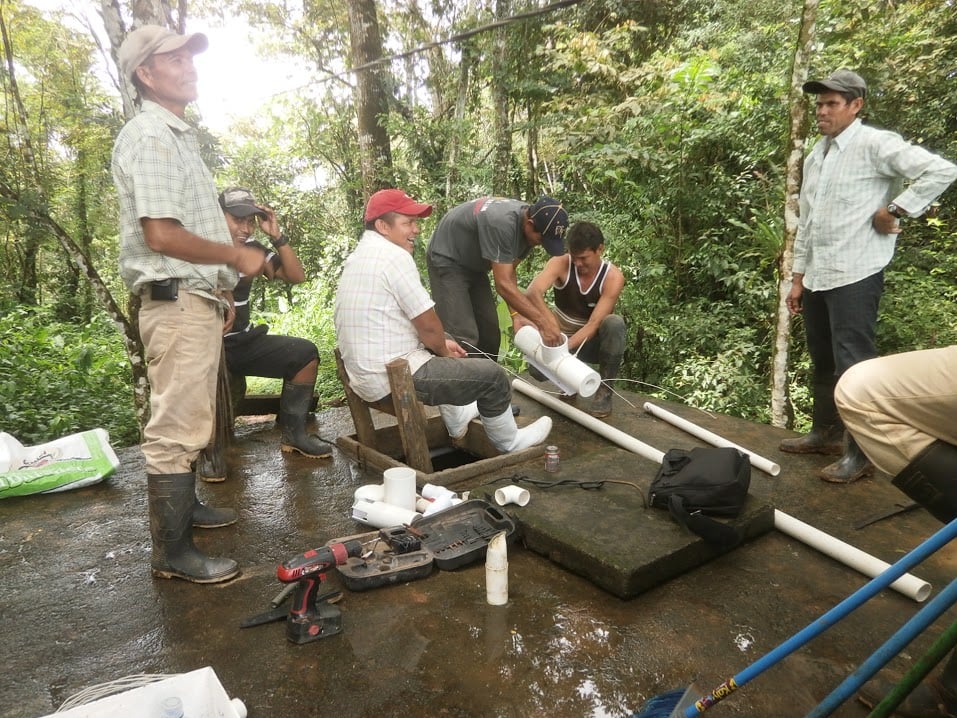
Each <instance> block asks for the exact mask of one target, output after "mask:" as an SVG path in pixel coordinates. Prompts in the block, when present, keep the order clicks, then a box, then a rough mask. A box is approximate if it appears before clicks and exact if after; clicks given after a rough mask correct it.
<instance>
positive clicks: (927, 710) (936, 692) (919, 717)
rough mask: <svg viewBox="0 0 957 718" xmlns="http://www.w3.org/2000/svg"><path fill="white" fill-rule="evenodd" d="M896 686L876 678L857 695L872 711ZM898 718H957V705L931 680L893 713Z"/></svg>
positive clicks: (911, 694) (909, 696)
mask: <svg viewBox="0 0 957 718" xmlns="http://www.w3.org/2000/svg"><path fill="white" fill-rule="evenodd" d="M895 685H896V684H894V683H892V682H891V681H889V680H887V679H884V678H874V679H873V680H871V681H868V682H867V684H865V685H864V686H863V687H862V688H861V690H860V692H859V693H858V694H857V700H858V701H859V702H860V703H863V704H864V705H865V706H867V707H868V708H870V709H873V708H874V707H875V706H877V705H878V704H880V702H881V701H882V700H884V697H885V696H886V695H887V694H888V693H890V692H891V691H892V690H893V689H894V686H895ZM893 715H894V716H896V717H897V718H957V705H954V704H953V703H951V702H950V701H949V700H948V696H947V693H946V692H945V691H944V690H943V689H942V687H941V685H940V683H939V682H938V681H937V680H935V679H933V678H931V679H930V680H927V681H925V682H923V683H921V684H919V685H918V686H917V688H915V689H914V690H913V691H911V693H910V694H909V695H908V696H907V697H906V698H904V701H903V703H901V704H900V705H899V706H898V707H897V708H896V709H895V710H894V713H893Z"/></svg>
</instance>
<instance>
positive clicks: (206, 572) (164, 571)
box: [146, 473, 239, 583]
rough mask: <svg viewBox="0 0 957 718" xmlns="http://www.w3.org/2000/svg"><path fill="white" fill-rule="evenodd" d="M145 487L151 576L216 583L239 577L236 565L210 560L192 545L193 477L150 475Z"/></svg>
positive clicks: (194, 480) (194, 479)
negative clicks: (151, 545) (150, 539)
mask: <svg viewBox="0 0 957 718" xmlns="http://www.w3.org/2000/svg"><path fill="white" fill-rule="evenodd" d="M146 485H147V491H148V496H149V512H150V537H151V538H152V540H153V556H152V561H151V567H152V571H153V575H154V576H156V577H157V578H181V579H183V580H185V581H191V582H193V583H219V582H221V581H228V580H229V579H231V578H233V577H234V576H236V575H238V574H239V564H237V563H236V562H235V561H233V560H232V559H228V558H211V557H209V556H206V555H205V554H203V553H201V552H200V551H199V549H197V548H196V546H194V545H193V527H192V520H193V507H194V506H195V504H196V475H195V474H193V473H189V474H150V475H148V476H147V479H146Z"/></svg>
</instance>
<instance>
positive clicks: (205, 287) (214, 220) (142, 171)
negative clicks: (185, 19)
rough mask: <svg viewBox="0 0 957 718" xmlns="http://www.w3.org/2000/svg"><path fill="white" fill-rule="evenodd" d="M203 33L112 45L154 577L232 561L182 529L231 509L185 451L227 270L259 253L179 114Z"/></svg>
mask: <svg viewBox="0 0 957 718" xmlns="http://www.w3.org/2000/svg"><path fill="white" fill-rule="evenodd" d="M207 45H208V41H207V39H206V37H205V36H204V35H201V34H198V33H197V34H193V35H178V34H177V33H175V32H172V31H171V30H168V29H167V28H163V27H158V26H155V25H146V26H143V27H140V28H138V29H136V30H134V31H133V32H131V33H130V34H129V35H128V36H127V38H126V40H125V41H124V42H123V44H122V45H121V46H120V50H119V53H118V61H119V65H120V71H121V72H122V74H123V79H124V80H126V81H129V82H131V83H132V84H133V87H134V88H135V89H136V93H137V101H138V104H139V105H140V111H139V113H138V114H137V115H136V116H135V117H134V118H133V119H131V120H130V121H129V122H127V123H126V126H125V127H123V129H122V130H121V131H120V133H119V135H118V136H117V138H116V143H115V144H114V146H113V161H112V169H113V181H114V183H115V184H116V192H117V198H118V201H119V217H120V258H119V264H120V275H121V276H122V278H123V281H124V282H125V283H126V285H127V287H129V289H130V291H131V292H132V293H133V294H136V295H137V296H139V298H140V301H141V308H140V313H139V329H140V336H141V338H142V340H143V345H144V347H145V348H146V358H147V361H148V363H149V364H148V367H147V375H148V377H149V382H150V418H149V421H148V422H147V424H146V428H145V429H144V432H143V454H144V456H145V458H146V471H147V489H148V494H149V514H150V535H151V537H152V542H153V555H152V571H153V575H154V576H158V577H161V578H181V579H185V580H187V581H192V582H195V583H216V582H219V581H225V580H227V579H230V578H232V577H233V576H235V575H237V574H238V573H239V566H238V565H237V564H236V562H235V561H233V560H231V559H226V558H211V557H208V556H206V555H204V554H203V553H201V552H200V551H199V550H198V549H197V548H196V547H195V546H194V544H193V538H192V529H193V527H200V528H215V527H218V526H226V525H229V524H231V523H235V521H236V512H235V511H233V510H232V509H215V508H211V507H209V506H206V505H205V504H203V503H201V502H200V501H199V499H198V498H196V493H195V492H196V489H195V484H196V474H195V471H194V468H195V461H196V458H197V456H198V455H199V452H200V451H201V450H202V449H203V448H204V446H205V444H206V442H207V440H208V438H209V436H210V434H211V431H212V425H213V419H214V413H215V406H216V380H217V373H218V370H219V362H220V352H221V351H222V334H223V324H224V319H225V322H226V323H227V324H229V323H231V322H232V318H233V316H234V310H233V308H232V297H231V290H232V288H233V287H234V286H235V284H236V282H237V280H238V274H237V272H242V273H244V274H256V273H258V272H259V271H260V270H261V269H262V266H263V263H264V256H263V254H262V253H261V252H259V251H257V250H255V249H252V248H249V247H236V246H235V245H234V244H233V241H232V239H231V237H230V234H229V229H228V228H227V226H226V220H225V219H224V218H223V213H222V210H221V209H220V207H219V201H218V198H217V192H216V186H215V184H214V182H213V178H212V175H211V174H210V173H209V170H208V169H207V168H206V166H205V165H204V164H203V160H202V158H201V156H200V152H199V145H198V143H197V140H196V133H195V129H194V128H193V127H192V126H191V125H190V124H189V123H187V122H186V120H185V119H184V117H185V113H186V106H187V105H188V104H189V103H190V102H192V101H193V100H195V99H196V96H197V91H196V70H195V68H194V67H193V55H194V54H195V53H198V52H202V51H203V50H205V49H206V47H207Z"/></svg>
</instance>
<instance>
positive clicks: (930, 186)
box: [793, 120, 957, 291]
mask: <svg viewBox="0 0 957 718" xmlns="http://www.w3.org/2000/svg"><path fill="white" fill-rule="evenodd" d="M830 144H831V147H830V148H829V150H828V151H827V152H826V153H825V148H826V146H827V141H826V138H825V139H823V140H822V141H820V142H818V143H817V144H816V145H815V146H814V149H812V150H811V153H810V154H809V155H808V157H807V159H806V160H805V161H804V184H803V186H802V188H801V198H800V202H801V219H800V224H799V226H798V233H797V237H796V239H795V240H794V264H793V271H794V273H795V274H804V287H805V288H806V289H810V290H812V291H824V290H827V289H834V288H836V287H844V286H847V285H848V284H853V283H854V282H858V281H860V280H862V279H865V278H866V277H869V276H871V275H872V274H875V273H877V272H879V271H880V270H881V269H883V268H884V267H886V266H887V264H888V263H889V262H890V261H891V258H892V257H893V256H894V244H895V242H896V238H897V235H896V234H880V233H879V232H877V230H875V229H874V226H873V225H872V224H871V220H872V218H873V216H874V213H875V212H877V211H878V210H879V209H880V208H881V207H885V206H887V205H888V204H890V203H892V202H893V203H894V204H896V205H898V206H900V207H902V208H903V209H905V210H907V212H908V214H909V215H910V216H912V217H916V216H918V215H920V214H923V213H924V211H925V210H926V209H927V207H928V205H930V203H931V202H933V201H934V200H935V199H937V197H939V196H940V194H941V193H942V192H943V191H944V190H945V189H947V187H948V186H949V185H950V183H951V182H953V181H954V179H955V178H957V166H955V165H954V164H952V163H951V162H948V161H947V160H945V159H943V158H942V157H939V156H937V155H935V154H932V153H931V152H928V151H927V150H926V149H924V148H923V147H920V146H918V145H914V144H911V143H909V142H906V141H904V139H903V138H902V137H901V136H900V135H898V134H896V133H894V132H889V131H887V130H879V129H876V128H874V127H870V126H868V125H864V124H862V123H861V121H860V120H855V121H854V122H853V123H852V124H851V125H850V126H848V127H847V128H846V129H845V130H844V131H843V132H841V133H840V134H839V135H838V136H837V137H835V138H833V139H832V140H831V142H830ZM825 154H826V156H825ZM905 180H909V181H910V182H911V184H910V186H909V187H908V188H907V189H906V190H904V191H901V190H902V188H903V185H904V181H905Z"/></svg>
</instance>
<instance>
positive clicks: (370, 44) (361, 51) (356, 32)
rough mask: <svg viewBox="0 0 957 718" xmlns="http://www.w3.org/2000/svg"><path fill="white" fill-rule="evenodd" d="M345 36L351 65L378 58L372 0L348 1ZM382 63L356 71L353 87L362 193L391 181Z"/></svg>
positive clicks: (390, 184)
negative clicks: (350, 50)
mask: <svg viewBox="0 0 957 718" xmlns="http://www.w3.org/2000/svg"><path fill="white" fill-rule="evenodd" d="M349 38H350V43H351V47H352V66H353V67H360V66H363V65H366V64H368V63H370V62H375V61H376V60H381V59H382V38H381V36H380V35H379V21H378V19H377V17H376V6H375V0H349ZM385 73H386V70H385V66H384V65H374V66H372V67H367V68H366V69H364V70H360V71H359V72H358V73H357V76H356V84H355V89H354V95H355V104H356V116H357V119H358V129H359V155H360V167H361V171H362V186H363V189H364V190H365V194H366V196H368V195H370V194H372V193H373V192H375V191H376V190H378V189H382V188H383V187H390V186H392V184H393V182H394V177H393V174H392V145H391V143H390V141H389V133H388V132H387V130H386V127H385V125H384V120H385V118H386V116H387V114H388V110H389V95H388V93H387V91H386V88H387V87H391V83H387V82H386V81H385Z"/></svg>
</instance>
